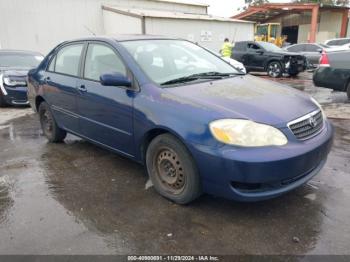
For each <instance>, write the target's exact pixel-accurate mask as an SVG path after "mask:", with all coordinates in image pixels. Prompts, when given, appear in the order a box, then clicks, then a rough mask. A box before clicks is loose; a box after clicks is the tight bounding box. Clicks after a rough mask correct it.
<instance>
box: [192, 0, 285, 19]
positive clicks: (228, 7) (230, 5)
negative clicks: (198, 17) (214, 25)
mask: <svg viewBox="0 0 350 262" xmlns="http://www.w3.org/2000/svg"><path fill="white" fill-rule="evenodd" d="M187 1H188V2H200V3H205V4H208V5H210V7H209V10H208V12H209V14H211V15H216V16H223V17H230V16H232V15H234V14H237V13H239V12H240V11H237V9H238V8H241V7H243V6H244V0H198V1H197V0H195V1H191V0H187ZM287 2H290V0H270V3H287Z"/></svg>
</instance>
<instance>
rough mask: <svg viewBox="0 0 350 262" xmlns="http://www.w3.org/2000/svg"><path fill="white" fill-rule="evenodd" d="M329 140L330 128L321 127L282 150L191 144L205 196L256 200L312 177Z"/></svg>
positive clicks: (329, 147) (322, 161) (280, 191)
mask: <svg viewBox="0 0 350 262" xmlns="http://www.w3.org/2000/svg"><path fill="white" fill-rule="evenodd" d="M332 141H333V127H332V126H331V124H330V123H329V122H328V121H325V127H324V128H323V130H322V132H320V133H319V134H318V135H317V136H315V137H313V138H310V139H308V140H305V141H290V142H289V143H288V144H287V145H285V146H282V147H266V148H236V147H232V146H226V145H225V146H222V147H220V148H212V147H208V146H202V145H193V144H192V146H191V148H190V150H191V151H192V154H193V156H194V158H195V161H196V163H197V166H198V169H199V172H200V174H201V178H202V184H203V190H204V192H206V193H209V194H213V195H217V196H221V197H225V198H229V199H233V200H238V201H259V200H264V199H269V198H273V197H276V196H279V195H281V194H283V193H286V192H288V191H290V190H293V189H295V188H297V187H299V186H300V185H302V184H304V183H306V182H307V181H308V180H310V179H311V178H312V177H313V176H315V175H316V174H317V173H318V172H319V171H320V170H321V169H322V167H323V165H324V164H325V162H326V159H327V156H328V153H329V151H330V149H331V146H332Z"/></svg>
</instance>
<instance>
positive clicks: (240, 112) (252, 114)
mask: <svg viewBox="0 0 350 262" xmlns="http://www.w3.org/2000/svg"><path fill="white" fill-rule="evenodd" d="M166 90H167V91H166V92H169V94H168V95H171V96H175V97H176V98H177V99H178V100H181V101H186V100H187V101H188V102H190V103H191V104H196V105H197V106H198V107H201V108H205V109H206V110H207V111H208V110H210V112H211V114H210V115H211V117H214V118H217V119H219V118H240V119H250V120H253V121H256V122H259V123H265V124H270V125H274V126H276V127H282V126H283V127H285V126H286V123H287V122H289V121H292V120H294V119H297V118H299V117H301V116H303V115H306V114H308V113H310V112H312V111H315V110H317V109H318V107H317V106H316V105H315V104H314V103H313V102H312V101H311V100H310V97H309V96H308V95H305V94H303V93H302V92H300V91H298V90H295V89H293V88H291V87H288V86H285V85H281V84H278V83H276V82H273V81H270V80H264V79H261V78H258V77H254V76H250V75H245V76H236V77H233V78H227V79H222V80H216V81H212V82H205V83H198V84H191V85H185V86H180V87H173V88H167V89H166ZM210 120H214V119H210Z"/></svg>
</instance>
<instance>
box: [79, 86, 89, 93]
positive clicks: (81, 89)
mask: <svg viewBox="0 0 350 262" xmlns="http://www.w3.org/2000/svg"><path fill="white" fill-rule="evenodd" d="M78 89H79V91H80V92H86V91H87V89H86V87H85V85H81V86H79V87H78Z"/></svg>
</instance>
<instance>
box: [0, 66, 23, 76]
mask: <svg viewBox="0 0 350 262" xmlns="http://www.w3.org/2000/svg"><path fill="white" fill-rule="evenodd" d="M29 70H30V69H29V68H4V67H0V74H2V75H4V76H16V77H26V76H27V74H28V71H29Z"/></svg>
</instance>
